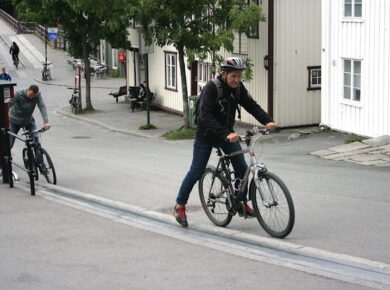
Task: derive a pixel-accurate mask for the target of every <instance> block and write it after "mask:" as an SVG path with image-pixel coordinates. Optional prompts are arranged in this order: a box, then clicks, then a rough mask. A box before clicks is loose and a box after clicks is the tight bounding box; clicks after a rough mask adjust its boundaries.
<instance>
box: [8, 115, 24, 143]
mask: <svg viewBox="0 0 390 290" xmlns="http://www.w3.org/2000/svg"><path fill="white" fill-rule="evenodd" d="M20 128H21V127H20V126H19V125H17V124H15V123H14V122H12V121H10V122H9V130H10V131H11V132H12V133H14V134H18V132H19V130H20ZM9 143H10V148H11V149H12V147H13V146H14V143H15V137H14V136H11V135H10V136H9Z"/></svg>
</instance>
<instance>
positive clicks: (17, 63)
mask: <svg viewBox="0 0 390 290" xmlns="http://www.w3.org/2000/svg"><path fill="white" fill-rule="evenodd" d="M12 60H13V62H14V66H15V68H16V69H18V67H19V57H18V56H17V55H14V54H13V55H12Z"/></svg>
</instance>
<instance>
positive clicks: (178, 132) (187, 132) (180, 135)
mask: <svg viewBox="0 0 390 290" xmlns="http://www.w3.org/2000/svg"><path fill="white" fill-rule="evenodd" d="M163 137H165V138H167V139H168V140H183V139H194V138H195V128H180V129H175V130H172V131H169V132H167V133H165V134H164V135H163Z"/></svg>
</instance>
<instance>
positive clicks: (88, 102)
mask: <svg viewBox="0 0 390 290" xmlns="http://www.w3.org/2000/svg"><path fill="white" fill-rule="evenodd" d="M83 58H84V77H85V106H86V107H85V109H86V110H87V111H91V110H93V107H92V102H91V64H90V62H89V53H88V50H87V43H86V42H85V41H83Z"/></svg>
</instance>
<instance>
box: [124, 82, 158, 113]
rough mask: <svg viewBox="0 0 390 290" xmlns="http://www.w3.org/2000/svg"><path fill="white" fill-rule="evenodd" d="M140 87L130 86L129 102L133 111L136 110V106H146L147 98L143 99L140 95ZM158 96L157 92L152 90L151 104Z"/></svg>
mask: <svg viewBox="0 0 390 290" xmlns="http://www.w3.org/2000/svg"><path fill="white" fill-rule="evenodd" d="M140 90H141V88H140V87H129V96H128V99H129V102H130V108H131V111H133V112H134V109H135V108H146V99H145V98H144V99H141V98H140V97H139V94H140ZM155 98H156V94H155V93H152V92H150V99H149V104H151V103H153V101H154V100H155Z"/></svg>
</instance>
